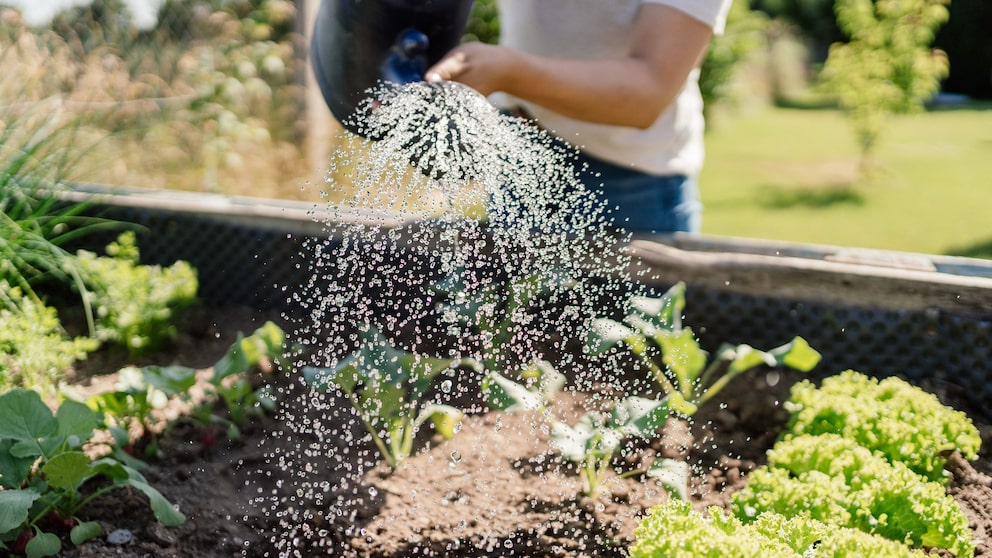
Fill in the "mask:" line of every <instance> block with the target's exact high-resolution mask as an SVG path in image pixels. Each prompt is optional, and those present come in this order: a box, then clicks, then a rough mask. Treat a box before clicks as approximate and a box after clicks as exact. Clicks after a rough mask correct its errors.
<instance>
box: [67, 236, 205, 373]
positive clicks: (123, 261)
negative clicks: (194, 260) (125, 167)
mask: <svg viewBox="0 0 992 558" xmlns="http://www.w3.org/2000/svg"><path fill="white" fill-rule="evenodd" d="M106 251H107V256H105V257H104V256H97V255H96V254H94V253H92V252H88V251H86V250H80V251H78V252H77V253H76V257H75V262H76V265H77V266H78V267H79V269H80V270H81V271H82V272H83V273H84V274H85V280H86V283H87V286H88V287H89V289H90V291H91V294H90V296H91V298H92V304H93V307H94V308H95V313H96V316H97V324H96V337H97V338H98V339H100V340H101V341H110V342H114V343H119V344H121V345H123V346H125V347H127V350H128V353H129V354H131V355H140V354H143V353H146V352H148V351H150V350H153V349H156V348H158V347H160V346H161V345H162V344H163V343H165V342H166V341H170V340H172V339H174V338H175V337H176V336H177V335H178V330H177V328H176V318H177V316H178V314H179V312H180V311H182V310H183V309H185V308H187V307H189V306H191V305H192V304H193V303H194V302H196V291H197V288H198V283H197V278H196V270H195V269H193V268H192V267H191V266H190V265H189V264H188V263H187V262H184V261H178V262H175V263H174V264H172V265H171V266H169V267H165V268H163V267H161V266H157V265H141V264H139V263H138V262H139V258H140V254H139V251H138V247H137V245H136V243H135V235H134V233H133V232H131V231H128V232H125V233H122V234H121V235H120V236H119V237H118V238H117V241H116V242H112V243H110V244H109V245H107V248H106Z"/></svg>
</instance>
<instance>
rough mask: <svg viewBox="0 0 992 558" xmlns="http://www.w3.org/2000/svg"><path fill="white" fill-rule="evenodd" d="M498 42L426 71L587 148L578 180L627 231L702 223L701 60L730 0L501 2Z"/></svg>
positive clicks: (461, 51)
mask: <svg viewBox="0 0 992 558" xmlns="http://www.w3.org/2000/svg"><path fill="white" fill-rule="evenodd" d="M497 1H498V8H499V16H500V42H499V44H498V45H490V44H484V43H479V42H468V43H463V44H461V45H459V46H458V47H456V48H454V49H453V50H451V51H450V52H449V53H447V54H446V55H445V56H444V57H442V58H441V60H439V61H438V62H437V63H435V64H434V65H433V66H431V67H430V68H428V69H427V71H426V73H425V79H426V80H427V81H429V82H436V81H442V80H450V81H457V82H460V83H462V84H464V85H468V86H469V87H472V88H474V89H475V90H477V91H478V92H480V93H482V94H483V95H485V96H487V97H489V99H490V101H491V102H493V103H494V104H496V105H497V106H499V107H501V108H504V109H506V110H513V111H519V112H518V113H519V114H522V115H525V117H527V118H529V119H533V121H534V122H535V123H536V124H538V125H539V126H541V127H542V128H544V129H545V130H547V131H549V132H551V133H553V134H554V135H555V136H557V137H558V138H561V139H563V140H564V141H566V142H569V143H570V144H571V145H573V146H575V147H577V148H578V149H579V155H578V159H577V161H576V168H577V172H580V173H581V175H580V179H581V180H582V182H583V183H584V184H585V185H586V186H587V187H590V188H594V189H596V191H597V194H598V195H600V196H602V197H603V198H605V200H606V202H605V203H606V205H607V207H609V208H610V209H611V212H610V217H611V218H612V219H613V221H614V223H615V224H616V225H618V226H620V227H622V228H623V229H625V230H627V231H629V232H653V233H668V232H675V231H687V232H698V231H699V230H700V225H701V211H702V206H701V204H700V202H699V199H698V192H697V187H696V176H697V175H698V173H699V171H700V169H701V167H702V164H703V125H704V123H703V102H702V97H701V95H700V92H699V86H698V77H699V67H700V64H701V62H702V60H703V58H704V55H705V53H706V50H707V48H708V46H709V42H710V40H711V38H712V36H713V35H714V34H719V33H722V32H723V29H724V25H725V22H726V17H727V12H728V10H729V9H730V3H731V0H610V1H604V0H497Z"/></svg>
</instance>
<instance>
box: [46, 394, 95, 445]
mask: <svg viewBox="0 0 992 558" xmlns="http://www.w3.org/2000/svg"><path fill="white" fill-rule="evenodd" d="M55 418H56V420H57V422H58V432H59V434H61V435H62V436H65V437H66V439H68V440H70V445H71V446H72V447H74V448H78V447H80V446H82V445H83V443H85V442H87V441H89V439H90V437H91V436H93V430H94V429H95V428H96V427H97V424H98V423H99V421H100V417H99V415H97V413H95V412H94V411H93V409H90V408H89V407H87V406H86V404H84V403H80V402H79V401H72V400H67V401H63V402H62V404H61V405H59V408H58V410H57V411H56V412H55Z"/></svg>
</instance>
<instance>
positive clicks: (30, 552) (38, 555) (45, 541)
mask: <svg viewBox="0 0 992 558" xmlns="http://www.w3.org/2000/svg"><path fill="white" fill-rule="evenodd" d="M59 552H62V541H61V540H59V538H58V536H56V535H54V534H52V533H45V532H44V531H38V532H37V533H36V534H35V536H34V538H33V539H31V540H30V541H28V544H27V546H25V547H24V553H25V555H26V556H27V558H43V557H45V556H55V555H56V554H58V553H59Z"/></svg>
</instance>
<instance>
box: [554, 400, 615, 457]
mask: <svg viewBox="0 0 992 558" xmlns="http://www.w3.org/2000/svg"><path fill="white" fill-rule="evenodd" d="M603 422H604V421H603V415H602V414H600V413H596V412H591V413H586V414H585V415H583V416H582V417H581V418H580V419H579V420H578V422H576V423H575V425H574V426H569V425H567V424H565V423H564V422H560V421H555V422H554V423H552V425H551V440H550V441H551V445H552V446H553V447H554V448H555V449H557V450H558V452H559V453H561V455H562V457H564V458H566V459H568V460H570V461H575V462H578V463H581V462H583V461H585V460H586V457H587V456H588V455H592V456H595V457H597V458H598V457H602V456H607V455H611V454H612V453H613V452H614V451H615V450H616V448H617V447H619V445H620V442H621V441H622V440H623V433H622V432H620V431H619V430H614V429H612V428H609V427H607V426H605V425H604V424H603Z"/></svg>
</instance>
